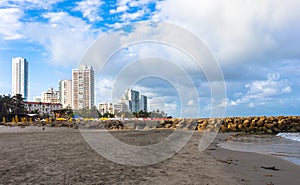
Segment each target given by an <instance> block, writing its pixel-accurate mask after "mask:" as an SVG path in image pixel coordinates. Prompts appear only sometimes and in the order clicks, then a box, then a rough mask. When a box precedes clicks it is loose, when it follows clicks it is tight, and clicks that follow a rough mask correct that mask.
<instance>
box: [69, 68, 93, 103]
mask: <svg viewBox="0 0 300 185" xmlns="http://www.w3.org/2000/svg"><path fill="white" fill-rule="evenodd" d="M94 89H95V88H94V70H93V67H92V66H87V65H80V66H79V67H78V68H77V69H73V70H72V108H73V109H81V108H89V109H91V108H92V107H93V106H94V95H95V93H94Z"/></svg>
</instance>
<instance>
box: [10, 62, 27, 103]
mask: <svg viewBox="0 0 300 185" xmlns="http://www.w3.org/2000/svg"><path fill="white" fill-rule="evenodd" d="M16 94H21V95H22V97H23V98H24V99H25V100H27V99H28V62H27V60H26V59H25V58H22V57H16V58H12V95H13V96H14V95H16Z"/></svg>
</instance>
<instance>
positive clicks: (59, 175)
mask: <svg viewBox="0 0 300 185" xmlns="http://www.w3.org/2000/svg"><path fill="white" fill-rule="evenodd" d="M168 134H170V131H169V130H156V131H155V132H153V131H152V132H145V131H143V132H139V134H137V132H136V131H115V132H113V135H114V136H115V137H117V138H119V139H120V140H123V141H124V142H125V143H133V144H134V145H147V144H153V143H156V142H157V141H159V140H162V139H164V138H165V137H166V135H168ZM201 135H202V133H200V132H195V133H194V135H193V136H192V138H191V139H190V141H189V142H188V144H187V145H186V146H185V147H184V148H183V149H182V150H180V151H179V152H178V153H177V154H175V155H174V156H173V157H171V158H169V159H167V160H165V161H163V162H160V163H157V164H154V165H149V166H141V167H135V166H125V165H121V164H117V163H114V162H111V161H109V160H107V159H106V158H104V157H102V156H101V155H99V154H98V153H97V152H95V151H94V150H93V149H92V148H91V147H90V146H89V145H88V144H87V143H86V141H85V140H84V138H83V137H82V135H81V133H80V132H79V130H75V129H71V128H49V127H46V129H45V130H42V127H34V128H13V129H3V127H1V128H0V148H1V150H0V184H205V185H206V184H298V183H299V174H300V167H299V166H297V165H294V164H292V163H290V162H287V161H285V160H282V159H280V158H277V157H273V156H266V155H261V154H255V153H246V152H236V151H230V150H225V149H222V148H219V147H218V146H217V144H218V143H219V142H222V141H224V139H225V138H227V137H229V135H228V134H219V135H218V138H217V139H216V140H215V142H214V143H213V144H212V145H211V146H210V147H209V148H208V149H207V150H205V151H203V152H200V151H198V143H199V140H200V139H201ZM262 166H264V167H272V166H275V169H279V170H278V171H274V170H270V169H264V168H262Z"/></svg>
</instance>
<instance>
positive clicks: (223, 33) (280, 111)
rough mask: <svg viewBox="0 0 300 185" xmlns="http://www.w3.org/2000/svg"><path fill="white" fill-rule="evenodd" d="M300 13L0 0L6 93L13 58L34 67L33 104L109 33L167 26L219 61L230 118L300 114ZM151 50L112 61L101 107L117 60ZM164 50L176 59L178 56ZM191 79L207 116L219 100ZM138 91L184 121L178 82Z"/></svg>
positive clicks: (255, 3)
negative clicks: (151, 24)
mask: <svg viewBox="0 0 300 185" xmlns="http://www.w3.org/2000/svg"><path fill="white" fill-rule="evenodd" d="M299 8H300V1H299V0H287V1H281V0H264V1H261V0H252V1H246V0H236V1H230V0H200V1H199V0H190V1H182V0H164V1H163V0H162V1H153V0H140V1H133V0H116V1H104V0H87V1H81V0H78V1H71V0H69V1H64V0H52V1H46V0H9V1H8V0H2V1H0V74H1V77H0V94H9V93H11V58H12V57H17V56H21V57H24V58H26V59H27V60H28V61H29V73H30V74H29V79H30V81H29V86H30V87H29V97H30V99H33V97H35V96H41V93H42V92H43V91H46V90H47V89H48V88H49V87H54V88H56V89H57V88H58V87H57V86H58V85H57V84H58V81H59V80H60V79H70V78H71V70H72V68H75V67H76V66H77V65H78V64H79V63H80V62H81V58H82V56H83V55H84V53H85V51H86V50H87V49H88V48H89V46H91V44H93V43H94V41H95V40H96V39H97V38H99V37H101V36H102V35H104V34H106V33H107V32H110V31H111V30H113V29H117V28H120V27H122V26H123V25H126V24H129V23H132V22H139V21H145V20H151V21H158V22H159V21H167V22H170V23H174V24H177V25H179V26H181V27H183V28H185V29H187V30H189V31H190V32H192V33H194V34H195V35H197V37H198V38H200V39H201V40H202V41H203V42H204V43H205V44H206V45H207V46H208V47H209V48H210V50H211V52H212V53H213V54H214V56H215V57H216V59H217V61H218V62H219V64H220V67H221V69H222V72H223V74H224V79H225V83H226V92H227V97H225V98H224V99H222V101H219V102H214V103H215V105H217V106H224V107H225V106H226V114H225V116H239V115H242V116H251V115H299V113H300V96H299V94H300V93H299V92H300V80H299V79H300V73H299V69H300V49H299V48H300V34H299V33H300V19H299V17H300V12H299V11H298V10H299ZM147 47H149V45H148V46H145V47H144V49H137V48H134V47H133V48H127V49H124V51H121V52H120V53H119V54H118V55H116V56H114V58H113V59H112V62H111V64H109V65H108V66H109V67H107V68H106V69H107V70H108V72H106V73H105V72H104V73H103V75H100V76H97V82H96V91H97V97H96V99H97V102H96V103H99V102H102V101H110V97H109V95H110V92H111V90H112V83H113V81H112V78H111V77H110V75H109V74H111V71H114V69H118V66H117V64H116V62H114V61H122V62H124V64H126V63H127V62H129V60H130V57H128V56H135V55H137V53H138V55H141V53H145V52H149V51H147ZM145 48H146V49H145ZM166 51H167V53H169V55H165V56H169V59H170V60H171V59H172V56H174V55H172V53H174V51H172V49H168V50H166ZM151 52H153V51H151ZM154 53H155V52H154ZM170 53H171V54H170ZM175 56H178V57H179V58H180V57H181V55H180V54H178V53H177V54H176V55H175ZM126 57H127V58H126ZM180 59H182V61H183V62H186V63H188V61H186V60H184V57H181V58H180ZM174 78H175V77H174ZM193 78H194V79H195V81H197V79H198V81H197V83H196V86H197V87H196V88H197V91H198V94H199V101H200V112H201V113H200V116H201V117H208V116H209V115H210V111H211V107H212V102H213V101H214V100H213V99H212V97H211V94H210V91H209V84H208V83H207V81H205V80H204V79H203V74H196V75H195V76H194V77H193ZM135 88H136V89H138V90H140V91H141V93H143V94H146V95H148V96H149V104H150V105H151V108H150V109H156V108H161V109H165V111H166V112H168V113H169V114H170V115H173V116H180V107H181V106H182V105H181V102H180V97H179V96H178V93H177V92H176V88H174V86H173V84H170V83H167V82H166V81H164V80H159V79H157V78H153V79H151V78H147V79H144V80H141V81H139V83H137V84H136V86H135Z"/></svg>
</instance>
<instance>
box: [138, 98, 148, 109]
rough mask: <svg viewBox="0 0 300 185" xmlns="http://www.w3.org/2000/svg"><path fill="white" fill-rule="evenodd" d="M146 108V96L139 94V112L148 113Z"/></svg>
mask: <svg viewBox="0 0 300 185" xmlns="http://www.w3.org/2000/svg"><path fill="white" fill-rule="evenodd" d="M147 106H148V104H147V96H145V95H142V94H141V95H140V107H139V108H140V110H142V111H145V112H147V111H148V109H147Z"/></svg>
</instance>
